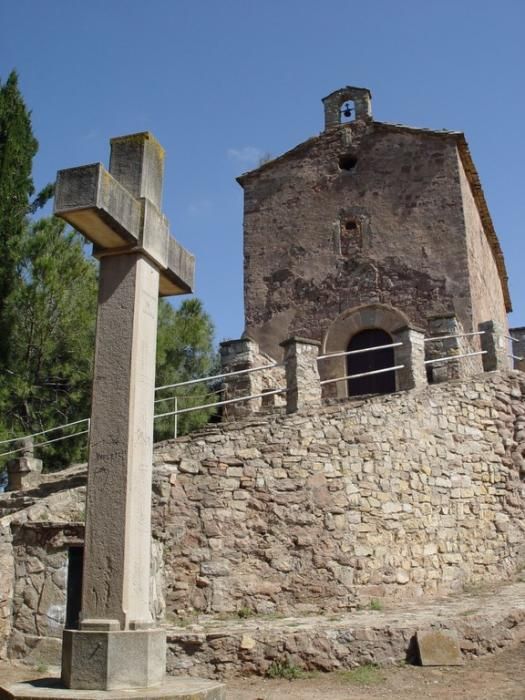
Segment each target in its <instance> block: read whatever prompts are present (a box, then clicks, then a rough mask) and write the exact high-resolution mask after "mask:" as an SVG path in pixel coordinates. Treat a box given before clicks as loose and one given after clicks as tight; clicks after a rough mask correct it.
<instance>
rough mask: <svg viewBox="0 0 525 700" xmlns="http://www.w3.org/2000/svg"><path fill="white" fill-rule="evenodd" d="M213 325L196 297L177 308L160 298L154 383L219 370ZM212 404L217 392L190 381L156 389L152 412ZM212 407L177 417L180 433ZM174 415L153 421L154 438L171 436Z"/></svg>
mask: <svg viewBox="0 0 525 700" xmlns="http://www.w3.org/2000/svg"><path fill="white" fill-rule="evenodd" d="M213 337H214V327H213V323H212V320H211V318H210V317H209V315H208V314H207V313H206V311H204V308H203V306H202V302H201V301H200V300H199V299H186V300H185V301H183V302H182V304H181V306H180V308H179V309H178V310H174V309H173V307H172V306H170V304H168V302H166V301H164V300H162V299H161V301H160V304H159V322H158V334H157V372H156V381H155V383H156V385H157V386H166V385H169V384H175V383H178V382H184V381H188V380H191V379H199V378H202V377H207V376H210V375H212V374H215V373H216V372H218V355H217V353H216V352H215V350H214V348H213ZM175 397H176V405H177V407H178V409H184V408H190V407H192V406H202V405H204V404H210V403H214V402H215V401H216V399H217V395H216V393H215V391H214V387H213V386H210V385H209V384H207V383H198V384H190V385H187V386H183V387H177V388H172V389H166V390H164V391H162V392H157V396H156V398H157V399H163V400H162V401H160V400H158V402H157V403H156V410H155V413H156V414H159V413H168V412H170V411H173V410H174V407H175ZM213 413H215V409H204V410H198V411H191V412H188V413H182V414H181V415H180V416H179V417H178V420H177V432H178V434H179V435H183V434H184V433H188V432H191V431H192V430H195V429H196V428H198V427H199V426H201V425H203V424H205V423H206V422H207V421H208V419H209V418H210V416H211V415H212V414H213ZM173 433H174V418H173V416H169V417H167V418H161V419H158V420H157V421H155V439H156V440H163V439H167V438H170V437H173Z"/></svg>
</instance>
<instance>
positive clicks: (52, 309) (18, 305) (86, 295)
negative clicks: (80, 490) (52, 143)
mask: <svg viewBox="0 0 525 700" xmlns="http://www.w3.org/2000/svg"><path fill="white" fill-rule="evenodd" d="M20 257H21V259H20V262H19V266H18V269H19V278H18V284H17V286H16V287H15V289H14V290H13V291H12V292H11V294H10V295H9V297H8V299H7V301H6V306H5V308H4V316H5V317H6V319H7V322H8V325H9V327H10V335H9V338H8V344H7V348H6V357H5V373H4V380H3V382H2V387H1V394H0V405H1V418H0V420H1V422H2V424H3V428H4V431H3V432H5V433H8V434H9V435H10V436H12V435H17V434H18V435H24V434H29V433H35V432H39V431H41V430H44V429H46V428H50V427H52V426H57V425H61V424H64V423H69V422H72V421H76V420H80V419H82V418H86V417H87V416H88V415H89V401H90V390H91V375H92V356H93V346H94V334H95V314H96V294H97V292H96V289H97V275H96V268H95V264H94V263H93V262H91V261H89V260H87V259H86V257H85V256H84V252H83V245H82V240H81V237H80V236H79V235H78V234H76V233H75V232H73V231H71V230H69V231H66V228H65V225H64V224H63V223H62V222H61V221H60V220H59V219H55V218H50V219H42V220H40V221H39V222H38V223H36V224H34V225H32V226H30V227H27V229H26V231H25V234H24V235H23V237H22V241H21V246H20ZM86 427H87V425H86V424H83V425H80V426H78V427H76V428H72V429H71V430H70V432H76V431H77V430H83V429H86ZM61 434H62V433H57V434H56V435H55V434H49V435H48V436H46V437H47V438H48V439H51V438H53V437H59V436H60V435H61ZM40 439H42V438H40ZM84 445H85V438H76V439H71V440H67V441H63V442H58V443H56V445H50V446H49V447H48V448H46V452H45V456H46V462H47V463H48V466H49V467H58V466H62V465H63V464H65V463H68V462H71V461H74V460H77V459H80V458H82V457H84V456H85V449H84Z"/></svg>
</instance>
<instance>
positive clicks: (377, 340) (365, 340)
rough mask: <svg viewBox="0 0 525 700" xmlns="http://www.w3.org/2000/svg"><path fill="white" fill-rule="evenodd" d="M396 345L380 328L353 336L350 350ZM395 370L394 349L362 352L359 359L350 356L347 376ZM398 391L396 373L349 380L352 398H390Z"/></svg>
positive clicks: (347, 364)
mask: <svg viewBox="0 0 525 700" xmlns="http://www.w3.org/2000/svg"><path fill="white" fill-rule="evenodd" d="M390 343H392V338H391V336H390V335H389V334H388V333H387V332H386V331H383V330H381V329H380V328H371V329H369V330H366V331H361V332H360V333H357V334H356V335H354V336H353V338H352V339H351V340H350V342H349V343H348V348H347V349H348V350H349V351H350V350H362V349H364V348H373V347H376V346H378V345H389V344H390ZM393 366H394V348H384V349H383V350H373V351H370V352H362V353H358V354H357V355H347V356H346V369H347V374H348V375H352V374H362V373H363V372H373V371H374V370H378V369H384V368H385V367H393ZM395 390H396V373H395V372H394V371H392V372H382V373H381V374H372V375H370V376H368V377H359V378H357V379H349V380H348V395H349V396H359V395H361V394H390V393H392V392H393V391H395Z"/></svg>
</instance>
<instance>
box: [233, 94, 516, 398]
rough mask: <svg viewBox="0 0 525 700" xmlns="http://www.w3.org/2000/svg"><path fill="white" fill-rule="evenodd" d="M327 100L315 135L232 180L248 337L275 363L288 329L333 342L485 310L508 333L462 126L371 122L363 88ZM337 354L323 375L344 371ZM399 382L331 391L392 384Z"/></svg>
mask: <svg viewBox="0 0 525 700" xmlns="http://www.w3.org/2000/svg"><path fill="white" fill-rule="evenodd" d="M323 104H324V117H325V118H324V122H325V123H324V130H323V131H322V133H321V134H320V135H319V136H314V137H313V138H310V139H308V140H307V141H305V142H304V143H301V144H299V145H298V146H296V147H295V148H293V149H292V150H290V151H288V152H287V153H284V154H283V155H281V156H279V157H277V158H275V159H273V160H271V161H269V162H267V163H264V164H262V165H261V166H260V167H258V168H257V169H255V170H253V171H251V172H248V173H245V174H243V175H242V176H240V177H239V178H238V182H239V183H240V185H241V186H242V188H243V190H244V301H245V324H246V326H245V334H246V336H248V337H249V338H251V339H253V340H254V341H256V342H257V343H258V345H259V347H260V350H261V351H262V352H264V353H266V354H267V355H269V356H270V357H271V358H272V359H274V360H280V359H282V348H281V347H280V343H281V342H282V341H284V340H285V339H286V338H289V337H291V336H300V337H306V338H309V339H313V340H317V341H319V342H320V343H321V350H320V352H321V353H336V352H341V351H346V350H348V349H352V348H366V347H371V346H379V345H387V344H389V343H392V333H393V332H394V331H395V330H396V329H399V328H400V327H403V326H405V327H406V326H412V327H416V328H419V329H421V330H422V331H423V332H424V333H425V335H427V336H432V335H440V334H444V333H445V334H446V333H456V334H457V333H469V332H476V331H478V329H479V327H480V324H482V323H484V322H487V321H489V320H492V321H493V322H495V323H496V324H497V325H498V326H499V327H500V330H501V332H502V333H506V334H507V335H508V325H507V312H509V311H510V310H511V300H510V295H509V289H508V284H507V273H506V270H505V263H504V260H503V255H502V251H501V248H500V244H499V241H498V237H497V235H496V232H495V230H494V226H493V223H492V219H491V216H490V213H489V210H488V207H487V203H486V201H485V197H484V195H483V190H482V187H481V184H480V181H479V178H478V174H477V172H476V168H475V166H474V163H473V161H472V157H471V154H470V151H469V148H468V145H467V142H466V140H465V136H464V134H463V133H461V132H459V131H446V130H438V131H436V130H431V129H422V128H414V127H409V126H404V125H400V124H391V123H385V122H379V121H375V120H374V118H373V116H372V109H371V93H370V91H369V90H368V89H366V88H358V87H344V88H342V89H340V90H336V91H335V92H332V93H331V94H330V95H328V96H327V97H325V98H324V99H323ZM465 349H466V350H467V351H468V350H476V349H479V338H477V337H475V336H472V337H471V338H470V340H469V342H466V343H465ZM392 353H393V351H392V349H389V350H388V349H387V350H385V351H384V352H375V353H370V354H369V355H368V356H367V354H366V353H365V354H363V355H358V356H356V357H354V358H353V359H352V362H353V365H352V371H353V372H356V371H357V372H359V371H366V370H367V369H368V370H369V369H373V368H375V367H381V366H384V367H388V366H389V364H390V366H391V365H392V364H393V363H392ZM476 361H477V362H478V363H479V367H473V368H472V369H473V371H476V370H477V371H481V370H482V365H481V358H477V360H476ZM473 362H474V361H473ZM344 363H345V360H344V358H343V359H341V360H339V361H338V363H334V362H333V361H332V362H327V363H324V365H323V366H322V367H320V371H321V375H322V376H323V373H324V375H325V376H326V375H327V374H328V375H329V374H330V373H332V374H333V375H334V376H341V374H342V373H344V372H345V366H344ZM474 364H475V362H474ZM323 367H324V369H323ZM434 370H435V371H434V372H432V371H430V370H429V381H431V382H432V381H439V372H438V368H437V367H436V368H434ZM337 373H339V375H337ZM448 378H450V377H448ZM395 381H396V379H395V375H394V374H393V373H390V374H387V373H386V374H384V375H382V376H381V377H379V378H374V379H369V380H366V381H365V383H364V384H361V385H358V386H355V387H354V391H352V388H351V387H350V388H348V387H346V386H345V385H343V384H339V385H338V389H337V393H338V395H339V396H343V395H345V394H346V392H349V393H383V392H387V391H395V389H396V386H395ZM385 382H386V384H385Z"/></svg>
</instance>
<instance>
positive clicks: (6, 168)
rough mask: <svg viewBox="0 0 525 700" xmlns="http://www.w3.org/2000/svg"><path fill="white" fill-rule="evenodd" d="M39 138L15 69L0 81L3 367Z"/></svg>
mask: <svg viewBox="0 0 525 700" xmlns="http://www.w3.org/2000/svg"><path fill="white" fill-rule="evenodd" d="M37 149H38V142H37V140H36V139H35V137H34V136H33V132H32V129H31V117H30V114H29V112H28V111H27V109H26V106H25V104H24V100H23V99H22V95H21V94H20V91H19V89H18V76H17V74H16V72H15V71H12V73H11V74H10V75H9V77H8V79H7V81H6V82H5V84H4V85H2V84H1V83H0V367H2V366H4V365H5V360H6V347H7V339H8V337H9V334H10V328H9V325H10V324H9V319H8V318H6V316H5V313H4V310H5V306H6V303H7V299H8V297H9V296H10V295H11V293H12V292H13V291H14V289H15V287H16V284H17V279H18V266H19V263H20V257H21V247H22V239H23V235H24V231H25V228H26V225H27V216H28V212H29V210H30V198H31V196H32V194H33V192H34V186H33V178H32V177H31V167H32V161H33V157H34V156H35V154H36V152H37Z"/></svg>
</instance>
